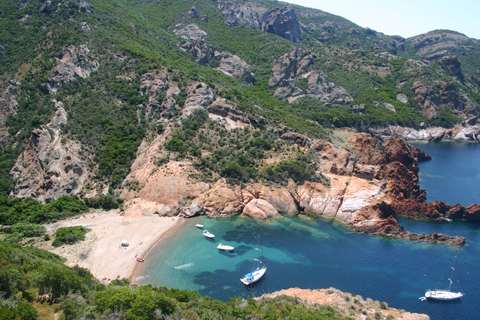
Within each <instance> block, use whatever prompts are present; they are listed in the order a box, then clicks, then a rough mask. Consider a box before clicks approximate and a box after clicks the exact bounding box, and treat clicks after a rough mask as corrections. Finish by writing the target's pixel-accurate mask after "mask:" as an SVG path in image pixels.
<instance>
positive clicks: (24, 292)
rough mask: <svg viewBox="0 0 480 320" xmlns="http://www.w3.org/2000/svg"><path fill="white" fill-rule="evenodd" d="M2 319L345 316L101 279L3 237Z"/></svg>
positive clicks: (291, 302) (292, 303)
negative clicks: (221, 298)
mask: <svg viewBox="0 0 480 320" xmlns="http://www.w3.org/2000/svg"><path fill="white" fill-rule="evenodd" d="M0 263H1V266H2V267H1V268H0V294H1V296H2V299H1V302H0V319H23V320H30V319H31V320H34V319H38V318H41V319H47V318H48V319H50V318H53V314H54V313H57V315H60V318H59V319H132V320H133V319H138V320H144V319H145V320H146V319H248V318H255V319H281V318H286V317H291V318H292V317H293V318H295V319H325V320H326V319H341V318H342V317H341V316H340V315H339V314H338V313H337V312H336V311H334V310H333V309H332V308H331V307H326V306H321V305H313V306H306V305H304V304H303V303H299V301H298V300H297V299H295V298H289V297H284V296H281V297H278V298H275V299H271V300H262V301H255V300H254V299H251V298H250V299H247V300H245V299H243V298H232V299H231V300H230V301H229V302H221V301H218V300H213V299H212V298H210V297H208V296H206V297H201V296H200V295H199V294H198V293H197V292H193V291H186V290H178V289H167V288H164V287H162V288H157V287H152V286H144V287H137V286H132V285H129V283H128V281H127V280H126V279H122V280H119V279H116V280H113V281H112V282H111V283H110V284H109V285H107V286H106V285H104V284H101V283H100V282H99V281H98V280H96V279H95V278H93V276H92V275H91V274H90V273H89V271H88V270H86V269H83V268H76V269H72V268H68V267H66V266H65V265H63V263H62V261H61V259H60V258H59V257H58V256H56V255H54V254H51V253H48V252H46V251H44V250H39V249H33V248H23V247H19V246H18V245H10V244H6V243H4V242H1V241H0Z"/></svg>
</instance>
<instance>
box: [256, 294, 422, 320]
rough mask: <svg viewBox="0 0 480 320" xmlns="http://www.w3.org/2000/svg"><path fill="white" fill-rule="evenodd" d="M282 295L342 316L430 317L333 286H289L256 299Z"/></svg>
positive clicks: (416, 318)
mask: <svg viewBox="0 0 480 320" xmlns="http://www.w3.org/2000/svg"><path fill="white" fill-rule="evenodd" d="M282 295H284V296H288V297H293V298H296V299H298V300H299V301H301V302H303V303H305V304H306V305H309V306H315V305H327V306H330V307H332V308H334V309H335V310H336V311H338V312H340V313H341V314H342V315H343V316H344V317H348V318H350V317H353V318H352V319H359V320H360V319H370V318H371V319H373V318H375V319H405V320H429V319H430V317H429V316H428V315H426V314H419V313H410V312H406V311H405V310H399V309H395V308H390V307H388V305H387V304H386V303H385V302H379V301H374V300H372V299H370V298H366V299H364V298H363V297H362V296H359V295H353V294H351V293H348V292H342V291H340V290H338V289H335V288H328V289H318V290H308V289H298V288H291V289H286V290H280V291H276V292H272V293H267V294H264V295H262V296H260V297H258V298H256V299H257V300H262V299H271V298H275V297H279V296H282ZM353 310H355V312H352V311H353Z"/></svg>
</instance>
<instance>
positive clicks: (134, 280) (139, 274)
mask: <svg viewBox="0 0 480 320" xmlns="http://www.w3.org/2000/svg"><path fill="white" fill-rule="evenodd" d="M176 219H178V221H177V223H176V224H175V225H174V226H172V227H170V228H169V229H168V230H166V231H165V232H163V233H161V234H160V235H159V236H158V237H157V238H156V239H155V240H154V241H153V242H152V243H151V245H149V246H148V248H147V250H146V251H145V253H144V255H143V258H144V259H145V260H147V258H148V255H149V254H150V252H151V251H152V250H153V249H155V248H156V247H157V246H158V245H159V244H160V243H161V242H162V241H165V240H166V239H168V238H170V237H171V236H172V235H173V234H174V233H175V232H176V231H178V230H179V229H180V228H181V226H182V225H183V224H184V223H185V221H186V219H185V218H178V217H176ZM144 270H145V265H144V264H139V263H137V264H135V265H134V266H133V269H132V270H131V272H130V275H129V277H128V279H129V280H130V283H131V284H136V285H139V280H141V279H142V278H143V274H144V272H143V271H144Z"/></svg>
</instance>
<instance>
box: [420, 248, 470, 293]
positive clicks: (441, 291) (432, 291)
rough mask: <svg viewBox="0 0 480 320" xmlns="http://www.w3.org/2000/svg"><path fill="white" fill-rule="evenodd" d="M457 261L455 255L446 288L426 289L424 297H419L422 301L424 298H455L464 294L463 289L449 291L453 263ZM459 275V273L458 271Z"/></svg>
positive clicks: (453, 268)
mask: <svg viewBox="0 0 480 320" xmlns="http://www.w3.org/2000/svg"><path fill="white" fill-rule="evenodd" d="M456 262H457V257H455V260H454V261H453V266H452V267H451V268H452V274H451V276H450V278H448V281H449V284H448V289H435V290H427V292H426V293H425V297H421V298H420V300H422V301H424V300H426V299H435V300H456V299H460V298H461V297H463V296H464V293H463V289H462V291H459V292H454V291H451V289H452V283H453V280H452V279H453V276H454V273H455V265H456ZM459 276H460V273H459ZM461 283H462V282H461V280H460V285H461Z"/></svg>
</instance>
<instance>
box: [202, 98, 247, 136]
mask: <svg viewBox="0 0 480 320" xmlns="http://www.w3.org/2000/svg"><path fill="white" fill-rule="evenodd" d="M207 112H208V116H209V118H210V119H212V120H213V121H216V122H220V123H222V124H223V125H224V126H225V128H226V129H227V130H232V129H236V128H244V127H247V126H251V125H252V122H251V121H250V119H249V118H248V117H247V116H246V115H245V114H244V113H243V112H240V111H238V110H235V109H234V108H232V106H230V105H229V104H227V103H226V102H225V100H224V99H217V100H216V101H215V102H213V103H212V104H210V105H209V106H208V107H207Z"/></svg>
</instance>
